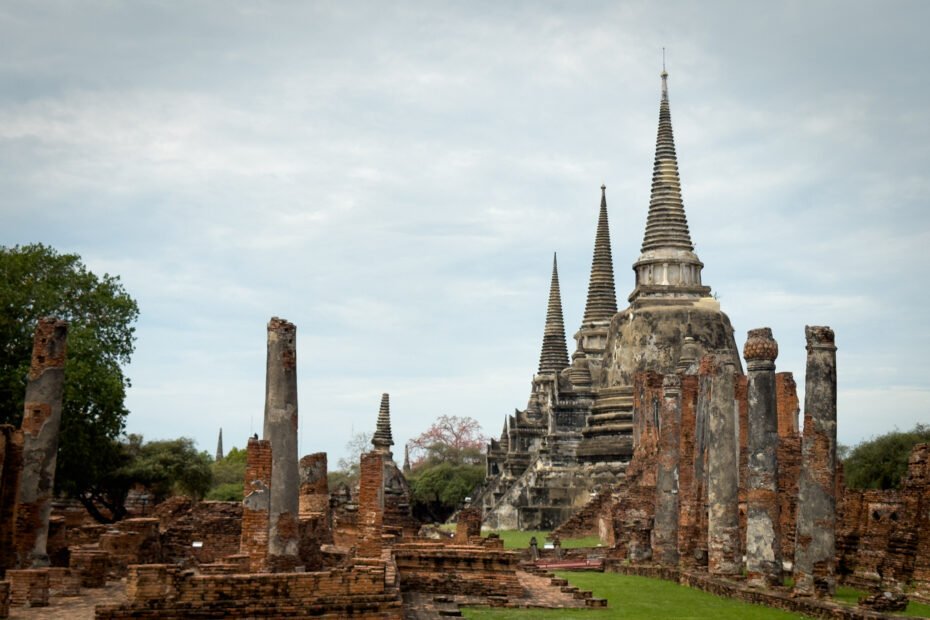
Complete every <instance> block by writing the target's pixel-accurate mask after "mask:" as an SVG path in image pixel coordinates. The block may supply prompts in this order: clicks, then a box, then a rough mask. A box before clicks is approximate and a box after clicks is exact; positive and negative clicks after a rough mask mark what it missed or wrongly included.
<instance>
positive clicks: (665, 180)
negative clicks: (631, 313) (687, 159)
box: [629, 62, 710, 303]
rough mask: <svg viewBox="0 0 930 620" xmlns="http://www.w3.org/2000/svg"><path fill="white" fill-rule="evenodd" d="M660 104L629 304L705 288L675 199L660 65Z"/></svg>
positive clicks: (674, 161) (694, 294)
mask: <svg viewBox="0 0 930 620" xmlns="http://www.w3.org/2000/svg"><path fill="white" fill-rule="evenodd" d="M661 76H662V100H661V102H660V103H659V130H658V134H657V136H656V158H655V164H654V166H653V170H652V193H651V195H650V198H649V217H648V218H646V234H645V235H644V236H643V247H642V252H641V254H640V256H639V259H638V260H637V261H636V262H635V263H634V264H633V270H634V271H635V272H636V288H635V289H633V292H632V293H631V294H630V297H629V299H630V302H631V303H633V302H636V301H637V300H640V298H643V299H648V298H656V297H673V298H689V297H690V298H702V297H707V296H709V295H710V287H708V286H704V285H703V284H702V283H701V270H702V269H703V268H704V263H702V262H701V260H700V259H699V258H698V257H697V254H695V253H694V244H692V243H691V233H690V232H689V231H688V219H687V217H685V205H684V203H683V202H682V200H681V181H680V180H679V178H678V158H677V156H676V155H675V137H674V135H672V113H671V112H670V110H669V105H668V72H666V71H665V66H664V62H663V66H662V73H661Z"/></svg>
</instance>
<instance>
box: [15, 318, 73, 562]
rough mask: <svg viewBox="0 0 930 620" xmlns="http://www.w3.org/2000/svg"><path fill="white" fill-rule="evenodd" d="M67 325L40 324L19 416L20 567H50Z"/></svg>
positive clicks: (48, 321)
mask: <svg viewBox="0 0 930 620" xmlns="http://www.w3.org/2000/svg"><path fill="white" fill-rule="evenodd" d="M67 341H68V323H67V322H65V321H59V320H58V319H55V318H44V319H40V320H39V324H38V325H37V326H36V332H35V339H34V341H33V348H32V363H31V365H30V367H29V375H28V382H27V383H26V403H25V407H24V412H23V424H22V430H23V472H22V475H21V476H20V486H19V501H18V503H17V506H16V510H15V512H16V525H15V532H16V534H15V543H14V544H15V545H16V553H17V559H18V564H19V566H21V567H24V568H25V567H29V566H32V567H41V566H48V565H49V560H48V553H47V550H46V542H47V540H48V519H49V516H50V515H51V511H52V504H51V501H52V489H53V488H54V487H55V463H56V461H57V458H58V431H59V429H60V428H61V399H62V395H63V394H64V385H65V355H66V353H67V345H68V342H67Z"/></svg>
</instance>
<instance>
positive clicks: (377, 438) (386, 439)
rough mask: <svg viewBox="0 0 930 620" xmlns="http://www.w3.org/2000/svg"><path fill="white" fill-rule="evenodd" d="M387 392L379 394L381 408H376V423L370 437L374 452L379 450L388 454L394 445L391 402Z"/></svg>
mask: <svg viewBox="0 0 930 620" xmlns="http://www.w3.org/2000/svg"><path fill="white" fill-rule="evenodd" d="M390 398H391V397H390V396H389V395H388V394H382V395H381V408H380V409H379V410H378V425H377V427H376V428H375V434H374V435H373V436H372V438H371V445H373V446H374V447H375V452H381V453H383V454H387V455H389V456H390V454H391V446H393V445H394V438H393V437H392V436H391V403H390Z"/></svg>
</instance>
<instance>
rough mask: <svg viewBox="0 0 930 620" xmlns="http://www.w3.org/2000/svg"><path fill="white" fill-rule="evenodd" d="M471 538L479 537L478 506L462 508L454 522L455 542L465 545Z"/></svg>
mask: <svg viewBox="0 0 930 620" xmlns="http://www.w3.org/2000/svg"><path fill="white" fill-rule="evenodd" d="M472 538H481V507H480V506H469V507H467V508H462V509H461V510H460V511H459V518H458V520H457V521H456V522H455V544H457V545H467V544H468V541H469V540H471V539H472Z"/></svg>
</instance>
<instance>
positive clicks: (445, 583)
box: [394, 543, 524, 597]
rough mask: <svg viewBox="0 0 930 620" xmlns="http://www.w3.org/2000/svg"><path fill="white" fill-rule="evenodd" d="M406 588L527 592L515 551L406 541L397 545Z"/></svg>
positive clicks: (468, 592)
mask: <svg viewBox="0 0 930 620" xmlns="http://www.w3.org/2000/svg"><path fill="white" fill-rule="evenodd" d="M394 560H395V562H396V563H397V572H398V575H399V576H400V585H401V588H402V589H403V590H405V591H406V590H417V591H420V592H435V593H441V594H465V595H475V596H507V597H520V596H523V595H524V591H523V586H521V585H520V582H519V580H518V579H517V574H516V571H517V566H518V564H519V561H520V560H519V556H518V555H517V554H516V553H514V552H513V551H504V550H503V549H488V548H481V547H475V546H460V545H444V544H442V543H403V544H399V545H396V546H395V547H394Z"/></svg>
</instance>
